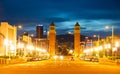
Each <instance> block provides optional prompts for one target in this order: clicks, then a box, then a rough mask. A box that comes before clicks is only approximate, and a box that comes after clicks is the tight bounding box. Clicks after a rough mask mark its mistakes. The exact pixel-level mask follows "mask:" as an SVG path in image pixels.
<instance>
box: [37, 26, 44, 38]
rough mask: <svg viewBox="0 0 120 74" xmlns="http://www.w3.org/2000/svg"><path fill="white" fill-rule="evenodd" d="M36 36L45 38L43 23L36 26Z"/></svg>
mask: <svg viewBox="0 0 120 74" xmlns="http://www.w3.org/2000/svg"><path fill="white" fill-rule="evenodd" d="M36 37H37V38H43V25H37V26H36Z"/></svg>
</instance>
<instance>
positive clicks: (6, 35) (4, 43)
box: [0, 22, 17, 56]
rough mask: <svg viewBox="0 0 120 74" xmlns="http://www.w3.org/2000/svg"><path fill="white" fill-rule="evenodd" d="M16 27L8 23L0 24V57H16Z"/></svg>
mask: <svg viewBox="0 0 120 74" xmlns="http://www.w3.org/2000/svg"><path fill="white" fill-rule="evenodd" d="M16 32H17V31H16V27H15V26H11V25H9V24H8V22H1V24H0V56H4V55H6V56H10V55H11V56H12V55H16V34H17V33H16Z"/></svg>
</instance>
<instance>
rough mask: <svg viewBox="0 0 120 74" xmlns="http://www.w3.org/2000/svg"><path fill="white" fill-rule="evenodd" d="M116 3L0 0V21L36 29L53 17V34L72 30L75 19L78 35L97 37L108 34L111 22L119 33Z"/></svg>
mask: <svg viewBox="0 0 120 74" xmlns="http://www.w3.org/2000/svg"><path fill="white" fill-rule="evenodd" d="M119 13H120V5H119V0H106V1H104V0H101V1H96V0H92V1H89V0H70V1H69V0H66V1H58V0H49V1H48V0H44V1H41V0H36V1H33V0H25V1H24V0H19V1H18V0H17V1H16V0H13V1H9V0H1V1H0V21H7V22H9V23H10V24H11V25H16V26H17V25H19V24H21V25H23V29H22V30H21V31H27V32H29V33H34V34H35V33H36V32H35V31H36V25H38V24H42V25H43V26H44V30H46V29H48V28H49V25H50V23H51V22H52V21H53V22H54V23H55V25H56V31H57V34H65V33H67V32H69V31H71V32H72V33H73V31H74V25H75V23H76V22H79V24H80V26H81V27H83V28H86V29H81V34H82V35H88V36H92V35H94V34H99V35H100V37H105V36H108V35H111V29H109V30H106V29H105V26H106V25H110V26H112V25H113V26H114V34H115V35H120V33H119V31H120V26H119V24H120V20H119V19H120V18H119V17H120V14H119Z"/></svg>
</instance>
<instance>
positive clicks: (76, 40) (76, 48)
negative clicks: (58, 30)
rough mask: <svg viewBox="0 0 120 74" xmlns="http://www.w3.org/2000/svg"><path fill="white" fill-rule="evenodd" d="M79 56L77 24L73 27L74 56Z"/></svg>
mask: <svg viewBox="0 0 120 74" xmlns="http://www.w3.org/2000/svg"><path fill="white" fill-rule="evenodd" d="M79 54H80V25H79V24H78V22H77V23H76V24H75V26H74V56H75V57H77V56H79Z"/></svg>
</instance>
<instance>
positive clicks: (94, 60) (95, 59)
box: [91, 57, 99, 62]
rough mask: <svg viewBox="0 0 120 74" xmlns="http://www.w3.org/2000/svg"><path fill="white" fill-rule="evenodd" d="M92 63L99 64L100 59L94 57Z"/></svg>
mask: <svg viewBox="0 0 120 74" xmlns="http://www.w3.org/2000/svg"><path fill="white" fill-rule="evenodd" d="M91 61H92V62H99V59H98V58H97V57H93V58H91Z"/></svg>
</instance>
